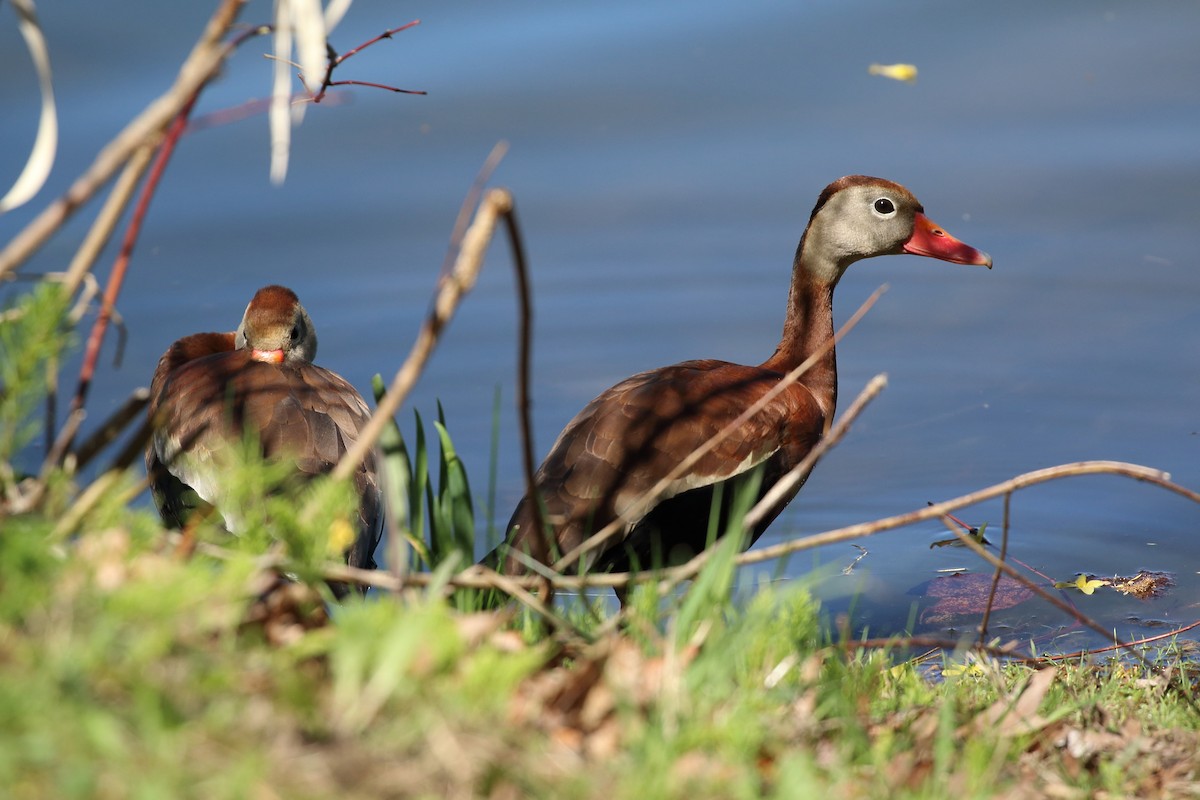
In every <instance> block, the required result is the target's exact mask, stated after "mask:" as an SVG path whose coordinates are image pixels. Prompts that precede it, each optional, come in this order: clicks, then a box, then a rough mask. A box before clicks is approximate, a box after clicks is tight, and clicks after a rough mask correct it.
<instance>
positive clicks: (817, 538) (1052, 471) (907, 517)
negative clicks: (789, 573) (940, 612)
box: [679, 461, 1200, 569]
mask: <svg viewBox="0 0 1200 800" xmlns="http://www.w3.org/2000/svg"><path fill="white" fill-rule="evenodd" d="M1083 475H1119V476H1123V477H1126V478H1133V479H1135V480H1138V481H1144V482H1146V483H1153V484H1155V485H1156V486H1159V487H1161V488H1163V489H1166V490H1167V491H1169V492H1174V493H1175V494H1178V495H1180V496H1181V497H1185V498H1187V499H1189V500H1191V501H1192V502H1194V503H1200V493H1197V492H1194V491H1192V490H1191V489H1187V488H1185V487H1183V486H1180V485H1179V484H1177V483H1172V482H1171V480H1170V476H1169V475H1168V474H1167V473H1165V472H1163V471H1162V470H1157V469H1151V468H1150V467H1144V466H1141V465H1139V464H1128V463H1125V462H1121V461H1077V462H1074V463H1071V464H1060V465H1058V466H1054V467H1047V468H1046V469H1039V470H1034V471H1032V472H1026V473H1023V474H1021V475H1018V476H1017V477H1015V478H1010V479H1009V480H1006V481H1002V482H1000V483H997V484H994V485H992V486H989V487H987V488H985V489H980V490H978V491H975V492H971V493H969V494H965V495H961V496H960V497H956V498H954V499H952V500H945V501H943V502H941V503H936V504H934V505H931V506H926V507H925V508H922V509H918V510H916V511H910V512H908V513H905V514H897V515H895V516H892V517H885V518H883V519H878V520H875V521H873V522H863V523H859V524H856V525H847V526H846V527H844V528H837V529H836V530H832V531H826V532H825V533H819V534H815V535H813V536H807V537H805V538H803V539H796V540H793V541H790V542H783V543H781V544H777V545H773V546H771V547H763V548H760V549H758V550H752V551H750V552H748V553H743V554H742V555H740V556H738V559H737V562H738V564H740V565H745V564H756V563H759V562H762V561H770V560H772V559H776V558H780V557H781V556H785V555H789V554H791V553H797V552H800V551H802V550H811V549H813V548H814V547H822V546H824V545H827V544H836V543H838V542H847V541H850V540H852V539H861V538H863V537H866V536H872V535H874V534H876V533H881V532H883V531H888V530H892V529H894V528H902V527H905V526H908V525H913V524H916V523H918V522H924V521H925V520H929V519H937V518H938V517H941V516H943V515H944V514H946V513H948V512H951V511H955V510H957V509H960V508H964V507H965V506H972V505H976V504H977V503H982V502H983V501H985V500H991V499H992V498H994V497H1000V496H1001V495H1003V494H1006V493H1008V492H1015V491H1018V490H1020V489H1026V488H1028V487H1030V486H1036V485H1038V484H1041V483H1048V482H1050V481H1055V480H1062V479H1064V478H1075V477H1080V476H1083ZM702 555H703V554H702ZM684 566H685V567H686V566H687V565H684ZM697 566H699V565H697ZM679 569H682V567H681V568H679Z"/></svg>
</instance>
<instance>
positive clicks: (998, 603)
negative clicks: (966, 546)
mask: <svg viewBox="0 0 1200 800" xmlns="http://www.w3.org/2000/svg"><path fill="white" fill-rule="evenodd" d="M991 592H992V576H991V575H984V574H982V573H977V572H969V573H960V574H956V575H942V576H940V577H937V578H934V579H933V580H931V581H929V582H928V583H925V584H923V585H922V586H920V587H918V588H917V589H916V590H914V591H913V593H914V594H920V595H923V596H925V597H936V598H937V602H936V603H934V604H933V605H932V606H930V607H929V608H927V609H925V610H924V611H922V612H921V622H923V623H932V624H940V623H943V622H945V621H947V620H950V619H953V618H954V617H963V616H974V615H980V614H982V613H983V612H984V611H985V610H986V609H987V606H988V598H989V597H990V596H991ZM1031 597H1033V591H1032V590H1030V589H1029V587H1028V586H1026V585H1025V584H1023V583H1021V582H1020V581H1017V580H1014V579H1012V578H1010V577H1008V576H1007V575H1004V576H1001V578H1000V582H999V583H998V584H997V585H996V594H995V596H994V597H992V610H993V611H1000V610H1002V609H1005V608H1012V607H1013V606H1015V605H1017V604H1018V603H1023V602H1025V601H1026V600H1028V599H1030V598H1031Z"/></svg>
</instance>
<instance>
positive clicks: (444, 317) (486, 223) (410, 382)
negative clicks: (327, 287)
mask: <svg viewBox="0 0 1200 800" xmlns="http://www.w3.org/2000/svg"><path fill="white" fill-rule="evenodd" d="M511 209H512V195H511V194H509V192H508V191H507V190H505V189H492V190H491V191H489V192H488V193H487V194H485V195H484V196H483V200H482V202H481V203H480V204H479V208H478V210H477V211H476V213H475V221H474V222H473V223H472V224H471V227H470V228H468V229H467V231H466V233H465V234H464V235H463V240H462V246H461V248H460V249H459V253H458V258H457V259H456V260H455V264H454V269H453V270H452V271H451V272H450V273H448V274H446V275H443V276H442V279H441V281H440V282H439V287H438V291H437V294H436V295H435V297H434V301H433V307H432V308H431V309H430V310H429V314H428V315H427V316H426V317H425V322H424V323H423V324H422V325H421V329H420V331H418V332H417V338H416V341H414V342H413V345H412V348H411V349H410V350H409V354H408V358H406V359H405V361H404V364H403V365H402V366H401V367H400V369H399V371H397V372H396V376H395V377H394V378H393V379H392V382H391V385H390V386H388V390H387V394H386V395H384V397H383V400H382V401H380V403H379V405H378V407H376V409H375V413H374V414H372V415H371V419H370V421H369V422H368V423H367V425H366V427H364V428H363V430H362V432H361V433H360V434H359V437H358V439H357V440H356V441H355V442H354V445H353V446H352V447H350V448H348V449H347V451H346V453H345V454H344V455H343V456H342V460H341V461H339V462H338V464H337V466H336V467H334V469H333V472H332V475H333V477H334V478H337V479H339V480H347V479H348V478H349V477H350V476H351V475H352V474H353V473H354V470H356V469H357V468H358V465H359V464H360V463H361V462H362V460H363V459H364V458H366V456H367V453H368V452H370V450H371V448H372V447H374V446H375V442H376V440H378V439H379V435H380V434H381V433H382V432H383V428H384V426H385V425H387V421H388V419H389V418H391V417H392V415H394V414H395V413H396V411H397V410H399V408H400V406H401V405H402V404H403V403H404V401H405V399H406V398H407V397H408V393H409V392H410V391H412V388H413V386H414V385H416V382H417V378H419V377H420V376H421V373H422V372H424V370H425V364H426V363H428V361H429V357H430V356H431V355H432V354H433V350H434V348H435V347H437V344H438V341H439V339H440V336H441V332H442V329H443V328H445V327H446V325H447V324H448V323H449V322H450V320H451V319H453V317H454V312H455V311H457V310H458V304H459V302H460V301H461V300H462V298H463V296H464V295H466V293H467V292H469V291H470V290H471V288H472V287H473V286H474V285H475V280H476V278H478V277H479V270H480V268H481V267H482V266H483V256H484V253H485V252H486V251H487V246H488V244H489V243H490V242H491V240H492V234H493V233H494V232H495V230H496V223H497V222H498V221H499V219H500V218H501V217H502V216H503V215H505V214H507V213H508V212H509V211H510V210H511Z"/></svg>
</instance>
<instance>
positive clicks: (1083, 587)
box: [1075, 572, 1108, 594]
mask: <svg viewBox="0 0 1200 800" xmlns="http://www.w3.org/2000/svg"><path fill="white" fill-rule="evenodd" d="M1075 586H1076V587H1077V588H1078V589H1079V591H1081V592H1083V593H1084V594H1092V593H1093V592H1095V591H1096V590H1097V589H1099V588H1100V587H1101V586H1108V581H1100V580H1096V579H1095V578H1089V577H1088V576H1087V575H1084V574H1083V573H1082V572H1081V573H1079V577H1077V578H1076V579H1075Z"/></svg>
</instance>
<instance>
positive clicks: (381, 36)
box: [336, 19, 421, 64]
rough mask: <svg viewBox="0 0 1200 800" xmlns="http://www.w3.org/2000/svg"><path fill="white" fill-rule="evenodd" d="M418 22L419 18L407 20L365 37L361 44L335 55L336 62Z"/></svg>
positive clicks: (414, 25)
mask: <svg viewBox="0 0 1200 800" xmlns="http://www.w3.org/2000/svg"><path fill="white" fill-rule="evenodd" d="M420 24H421V20H419V19H414V20H413V21H412V22H409V23H406V24H404V25H401V26H400V27H398V28H388V29H387V30H386V31H384V32H383V33H381V34H379V35H378V36H376V37H375V38H374V39H367V40H366V41H365V42H363V43H362V44H360V45H359V46H358V47H352V48H350V49H349V50H347V51H346V52H345V53H342V54H341V55H340V56H337V58H336V62H337V63H338V64H340V63H342V62H343V61H345V60H346V59H347V58H350V57H351V56H353V55H355V54H357V53H358V52H359V51H361V50H366V49H367V48H368V47H370V46H371V45H373V44H375V43H376V42H380V41H382V40H384V39H390V38H392V36H393V34H397V33H399V32H400V31H406V30H408V29H409V28H414V27H416V26H417V25H420Z"/></svg>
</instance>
